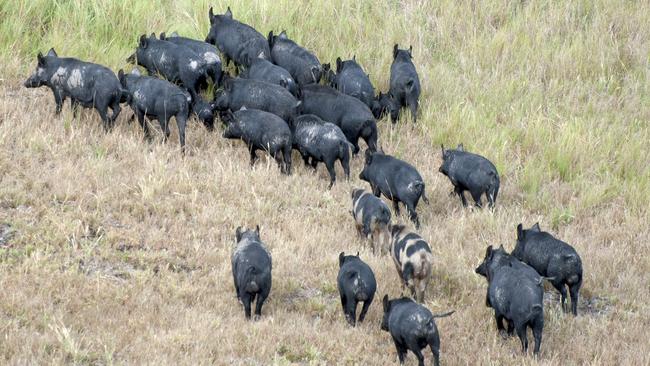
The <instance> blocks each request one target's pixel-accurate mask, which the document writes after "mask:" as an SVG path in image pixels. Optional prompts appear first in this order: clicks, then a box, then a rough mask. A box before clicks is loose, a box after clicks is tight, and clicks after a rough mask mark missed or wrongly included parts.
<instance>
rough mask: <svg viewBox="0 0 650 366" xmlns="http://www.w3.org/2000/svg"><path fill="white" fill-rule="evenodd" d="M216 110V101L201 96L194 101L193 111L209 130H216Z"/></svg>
mask: <svg viewBox="0 0 650 366" xmlns="http://www.w3.org/2000/svg"><path fill="white" fill-rule="evenodd" d="M216 110H217V104H216V103H215V102H207V101H205V100H203V98H201V97H198V98H196V100H194V101H192V112H193V113H194V114H196V117H197V118H198V119H199V120H200V121H201V122H203V125H204V126H205V127H206V128H207V129H208V131H212V130H214V113H215V112H216Z"/></svg>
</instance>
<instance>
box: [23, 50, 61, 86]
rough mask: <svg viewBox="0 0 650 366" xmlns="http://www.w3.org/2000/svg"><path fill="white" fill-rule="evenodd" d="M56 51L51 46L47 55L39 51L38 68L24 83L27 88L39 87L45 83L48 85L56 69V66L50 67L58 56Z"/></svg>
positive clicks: (37, 57)
mask: <svg viewBox="0 0 650 366" xmlns="http://www.w3.org/2000/svg"><path fill="white" fill-rule="evenodd" d="M57 57H58V56H57V54H56V51H54V48H50V50H49V51H48V52H47V55H45V56H43V54H42V53H40V52H39V53H38V55H37V56H36V61H37V64H36V70H35V71H34V73H33V74H32V75H31V76H30V77H29V78H28V79H27V80H25V83H24V84H23V85H24V86H25V87H26V88H38V87H40V86H43V85H47V84H48V83H49V82H50V79H51V78H52V75H53V74H54V72H55V71H56V70H55V68H54V67H48V66H51V65H49V64H50V63H51V62H52V61H53V60H54V59H55V58H57Z"/></svg>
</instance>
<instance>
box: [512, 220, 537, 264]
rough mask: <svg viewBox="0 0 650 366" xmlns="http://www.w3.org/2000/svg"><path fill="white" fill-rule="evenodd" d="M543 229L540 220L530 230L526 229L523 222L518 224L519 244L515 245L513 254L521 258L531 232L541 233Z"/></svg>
mask: <svg viewBox="0 0 650 366" xmlns="http://www.w3.org/2000/svg"><path fill="white" fill-rule="evenodd" d="M541 231H542V230H541V228H540V227H539V222H538V223H535V225H533V226H531V228H530V229H528V230H524V227H523V225H522V224H519V225H517V244H516V245H515V249H514V250H513V251H512V255H514V256H515V257H517V258H521V256H522V255H523V252H524V251H525V250H526V236H527V235H529V234H530V233H539V232H541Z"/></svg>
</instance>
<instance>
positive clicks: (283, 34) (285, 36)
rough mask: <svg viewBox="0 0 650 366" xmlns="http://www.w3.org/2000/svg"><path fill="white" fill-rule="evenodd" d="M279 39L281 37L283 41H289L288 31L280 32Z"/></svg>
mask: <svg viewBox="0 0 650 366" xmlns="http://www.w3.org/2000/svg"><path fill="white" fill-rule="evenodd" d="M278 37H280V38H282V39H289V37H288V36H287V31H286V30H282V32H280V35H279V36H278Z"/></svg>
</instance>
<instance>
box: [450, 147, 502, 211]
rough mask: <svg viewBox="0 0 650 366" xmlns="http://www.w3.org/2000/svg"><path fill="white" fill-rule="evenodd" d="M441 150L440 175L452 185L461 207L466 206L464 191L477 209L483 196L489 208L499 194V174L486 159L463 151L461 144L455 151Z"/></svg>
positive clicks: (492, 205)
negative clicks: (470, 196) (444, 176)
mask: <svg viewBox="0 0 650 366" xmlns="http://www.w3.org/2000/svg"><path fill="white" fill-rule="evenodd" d="M441 148H442V165H441V166H440V169H438V171H440V173H442V174H444V175H446V176H447V177H448V178H449V180H450V181H451V184H453V185H454V193H456V194H457V195H458V196H459V197H460V200H461V202H462V203H463V206H467V200H466V199H465V194H464V192H465V191H469V192H470V194H471V195H472V198H473V199H474V202H475V203H476V206H477V207H482V203H481V196H482V195H483V194H485V196H486V197H487V200H488V205H489V207H494V202H495V201H496V199H497V194H499V185H500V181H499V173H497V168H496V167H495V166H494V164H492V162H490V161H489V160H488V159H486V158H484V157H482V156H480V155H477V154H472V153H469V152H466V151H465V148H464V147H463V144H460V145H458V147H457V148H456V149H447V150H445V147H444V146H441Z"/></svg>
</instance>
